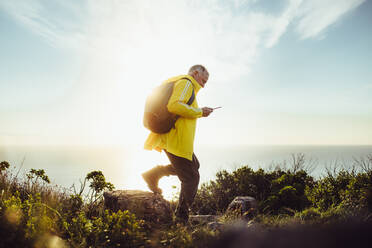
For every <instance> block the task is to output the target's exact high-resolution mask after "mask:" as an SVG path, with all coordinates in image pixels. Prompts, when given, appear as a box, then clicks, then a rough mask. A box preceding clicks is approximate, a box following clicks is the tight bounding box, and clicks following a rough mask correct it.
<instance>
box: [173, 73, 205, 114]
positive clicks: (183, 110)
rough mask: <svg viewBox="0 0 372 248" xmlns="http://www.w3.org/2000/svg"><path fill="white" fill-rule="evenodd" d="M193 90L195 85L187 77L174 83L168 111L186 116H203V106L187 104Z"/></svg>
mask: <svg viewBox="0 0 372 248" xmlns="http://www.w3.org/2000/svg"><path fill="white" fill-rule="evenodd" d="M192 91H193V86H192V83H191V82H189V81H188V80H186V79H181V80H179V81H177V82H176V83H175V85H174V88H173V93H172V96H171V97H170V99H169V101H168V105H167V108H168V111H169V112H171V113H173V114H177V115H179V116H182V117H185V118H199V117H202V115H203V111H202V109H201V108H195V107H192V106H189V105H187V102H188V101H189V99H190V97H191V95H192ZM195 101H196V99H195Z"/></svg>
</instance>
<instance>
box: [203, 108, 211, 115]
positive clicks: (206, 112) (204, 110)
mask: <svg viewBox="0 0 372 248" xmlns="http://www.w3.org/2000/svg"><path fill="white" fill-rule="evenodd" d="M202 110H203V117H207V116H209V115H210V114H211V113H212V112H213V108H209V107H204V108H202Z"/></svg>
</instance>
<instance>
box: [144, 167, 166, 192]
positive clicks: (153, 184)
mask: <svg viewBox="0 0 372 248" xmlns="http://www.w3.org/2000/svg"><path fill="white" fill-rule="evenodd" d="M162 176H163V175H162V174H161V169H160V166H156V167H154V168H152V169H151V170H148V171H146V172H144V173H142V178H143V179H144V180H145V182H146V183H147V186H148V187H149V189H150V190H151V191H152V192H154V193H155V194H161V193H162V190H161V189H160V188H159V187H158V182H159V179H160V178H161V177H162Z"/></svg>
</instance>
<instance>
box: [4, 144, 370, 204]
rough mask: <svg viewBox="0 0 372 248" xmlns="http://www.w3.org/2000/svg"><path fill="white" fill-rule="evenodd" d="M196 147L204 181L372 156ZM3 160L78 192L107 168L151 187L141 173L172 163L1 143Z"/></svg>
mask: <svg viewBox="0 0 372 248" xmlns="http://www.w3.org/2000/svg"><path fill="white" fill-rule="evenodd" d="M194 150H195V154H196V156H197V157H198V159H199V162H200V170H199V172H200V183H204V182H208V181H209V180H213V179H214V178H215V175H216V173H217V172H218V171H221V170H227V171H230V172H231V171H233V170H236V169H238V168H239V167H242V166H249V167H251V168H252V169H254V170H257V169H259V168H263V169H267V170H270V169H275V168H276V167H278V166H280V167H282V168H290V166H291V164H292V163H293V159H294V158H298V156H300V154H303V156H304V158H305V165H306V167H307V168H308V169H309V172H310V174H311V175H312V176H314V177H316V178H319V177H322V176H324V175H325V174H326V173H327V170H328V171H329V170H332V171H333V170H340V169H346V170H351V169H352V168H353V167H355V166H356V162H355V159H361V158H366V157H367V156H368V155H372V146H370V145H353V146H351V145H235V146H231V145H230V146H222V145H196V146H195V148H194ZM0 161H8V162H9V163H10V164H11V168H10V172H11V174H12V175H13V176H17V177H18V178H20V179H24V180H25V178H26V174H27V173H28V172H29V171H30V169H32V168H33V169H44V170H45V173H46V174H47V175H48V177H49V178H50V180H51V185H54V186H56V187H60V188H62V189H64V190H69V191H72V192H73V191H74V190H79V189H80V187H81V186H82V185H83V182H84V179H85V176H86V175H87V173H89V172H91V171H94V170H99V171H102V172H103V174H104V175H105V178H106V181H108V182H111V183H113V184H114V186H115V188H116V189H140V190H146V189H147V187H146V184H145V183H144V181H143V180H142V178H141V173H143V172H144V171H146V170H149V169H151V168H152V167H153V166H155V165H158V164H167V163H168V160H167V157H166V155H165V154H164V153H159V152H156V151H145V150H143V148H142V146H141V145H133V146H40V145H38V146H0ZM355 168H356V169H358V167H357V166H356V167H355ZM355 168H354V169H355ZM88 185H89V183H87V184H86V187H88ZM159 186H160V187H161V188H163V192H164V196H165V198H167V199H173V198H176V197H177V194H178V192H179V189H180V183H179V181H178V179H177V177H172V176H171V177H164V179H162V180H161V181H160V183H159Z"/></svg>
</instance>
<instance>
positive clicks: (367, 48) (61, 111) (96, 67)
mask: <svg viewBox="0 0 372 248" xmlns="http://www.w3.org/2000/svg"><path fill="white" fill-rule="evenodd" d="M371 24H372V3H371V1H370V0H283V1H280V0H277V1H269V0H234V1H226V0H224V1H221V0H204V1H187V0H174V1H165V0H157V1H154V0H152V1H150V0H148V1H145V0H133V1H131V0H125V1H119V0H105V1H93V0H91V1H88V0H80V1H76V0H63V1H62V0H33V1H27V0H17V1H13V0H2V1H0V33H1V35H0V117H1V118H0V144H1V145H61V144H62V145H91V144H94V145H108V144H115V145H116V144H126V145H138V146H141V145H142V144H143V142H144V140H145V138H146V136H147V135H148V133H149V132H148V131H147V130H146V129H145V128H144V127H143V125H142V115H143V108H144V103H145V98H146V96H147V95H148V94H149V92H150V91H151V89H152V88H154V87H155V86H156V85H158V84H160V83H161V82H162V81H163V80H166V79H168V78H170V77H173V76H176V75H180V74H186V73H187V71H188V69H189V68H190V67H191V66H192V65H194V64H203V65H205V66H206V67H207V69H208V71H209V73H210V77H209V81H208V83H207V85H206V87H205V88H204V89H202V90H201V91H200V92H199V94H198V97H197V99H198V103H199V106H200V107H203V106H209V107H217V106H222V108H221V109H218V110H216V111H215V112H214V113H212V115H211V116H209V117H208V118H201V119H199V120H198V124H197V125H198V126H197V133H196V143H198V144H217V145H231V144H234V145H237V144H238V145H239V144H262V145H266V144H280V145H287V144H306V145H313V144H314V145H326V144H336V145H360V144H362V145H371V144H372V97H371V96H372V69H371V68H372V60H371V58H372V32H371V28H370V26H371Z"/></svg>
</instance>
